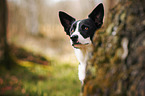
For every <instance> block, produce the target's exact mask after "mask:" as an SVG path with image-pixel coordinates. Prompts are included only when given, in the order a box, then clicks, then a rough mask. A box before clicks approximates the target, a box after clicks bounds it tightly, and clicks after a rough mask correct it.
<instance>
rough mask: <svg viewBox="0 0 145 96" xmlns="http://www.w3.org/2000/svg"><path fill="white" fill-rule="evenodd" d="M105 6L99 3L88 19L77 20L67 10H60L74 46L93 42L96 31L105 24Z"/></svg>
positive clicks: (60, 15) (61, 20) (61, 19)
mask: <svg viewBox="0 0 145 96" xmlns="http://www.w3.org/2000/svg"><path fill="white" fill-rule="evenodd" d="M103 17H104V7H103V4H102V3H101V4H99V5H98V6H97V7H96V8H95V9H94V10H93V11H92V12H91V13H90V14H89V15H88V18H87V19H83V20H78V21H76V20H75V18H73V17H72V16H70V15H68V14H67V13H65V12H62V11H59V18H60V22H61V24H62V26H63V27H64V30H65V32H66V34H67V35H69V36H70V39H71V44H72V46H74V47H76V48H79V47H81V46H82V45H88V44H91V43H92V39H93V36H94V33H95V31H96V30H97V29H99V28H100V27H101V26H102V24H103Z"/></svg>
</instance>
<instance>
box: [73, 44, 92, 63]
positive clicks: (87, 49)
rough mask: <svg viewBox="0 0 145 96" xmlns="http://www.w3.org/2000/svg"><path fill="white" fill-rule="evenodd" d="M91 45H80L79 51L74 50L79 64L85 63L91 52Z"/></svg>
mask: <svg viewBox="0 0 145 96" xmlns="http://www.w3.org/2000/svg"><path fill="white" fill-rule="evenodd" d="M92 49H93V44H88V45H82V46H81V47H80V48H79V49H76V48H74V50H75V54H76V56H77V59H78V60H79V62H80V63H87V60H88V57H89V56H90V55H89V54H90V53H91V52H92Z"/></svg>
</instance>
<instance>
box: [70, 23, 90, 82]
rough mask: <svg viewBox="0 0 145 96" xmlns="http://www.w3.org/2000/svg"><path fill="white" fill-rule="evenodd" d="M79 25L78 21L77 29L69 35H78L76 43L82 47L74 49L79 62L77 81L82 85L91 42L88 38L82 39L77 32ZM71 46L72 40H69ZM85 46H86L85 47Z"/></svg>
mask: <svg viewBox="0 0 145 96" xmlns="http://www.w3.org/2000/svg"><path fill="white" fill-rule="evenodd" d="M79 23H80V21H79V22H78V23H77V28H76V30H75V32H74V33H73V34H72V35H71V36H73V35H78V41H79V42H80V43H81V44H84V45H82V46H83V47H80V48H74V51H75V54H76V57H77V59H78V61H79V62H80V64H79V66H78V76H79V80H80V81H81V82H82V84H83V83H84V79H85V77H86V67H87V61H88V58H89V53H90V52H91V51H92V42H91V40H90V37H88V38H86V39H85V38H83V36H82V35H81V34H80V32H79V30H78V29H79ZM70 42H71V44H72V43H73V42H72V40H70ZM85 44H87V45H85Z"/></svg>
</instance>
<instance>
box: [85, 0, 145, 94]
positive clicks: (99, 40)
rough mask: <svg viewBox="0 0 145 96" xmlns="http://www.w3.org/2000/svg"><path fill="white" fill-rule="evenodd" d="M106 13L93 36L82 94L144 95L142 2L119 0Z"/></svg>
mask: <svg viewBox="0 0 145 96" xmlns="http://www.w3.org/2000/svg"><path fill="white" fill-rule="evenodd" d="M109 13H110V15H109V17H108V18H107V19H106V20H108V21H107V22H109V23H107V25H106V27H105V28H104V29H102V30H100V31H97V32H96V34H95V36H94V45H95V48H94V52H93V57H92V59H91V60H90V62H91V65H90V66H88V68H89V69H88V70H89V71H90V74H89V75H88V76H87V78H86V80H85V82H86V83H85V85H84V92H83V94H84V96H145V0H121V1H120V2H119V3H118V4H117V6H115V7H114V8H113V9H112V10H111V12H109ZM94 69H95V70H94Z"/></svg>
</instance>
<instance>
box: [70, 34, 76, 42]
mask: <svg viewBox="0 0 145 96" xmlns="http://www.w3.org/2000/svg"><path fill="white" fill-rule="evenodd" d="M70 38H71V40H72V41H73V42H76V41H77V40H78V35H73V36H71V37H70Z"/></svg>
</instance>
